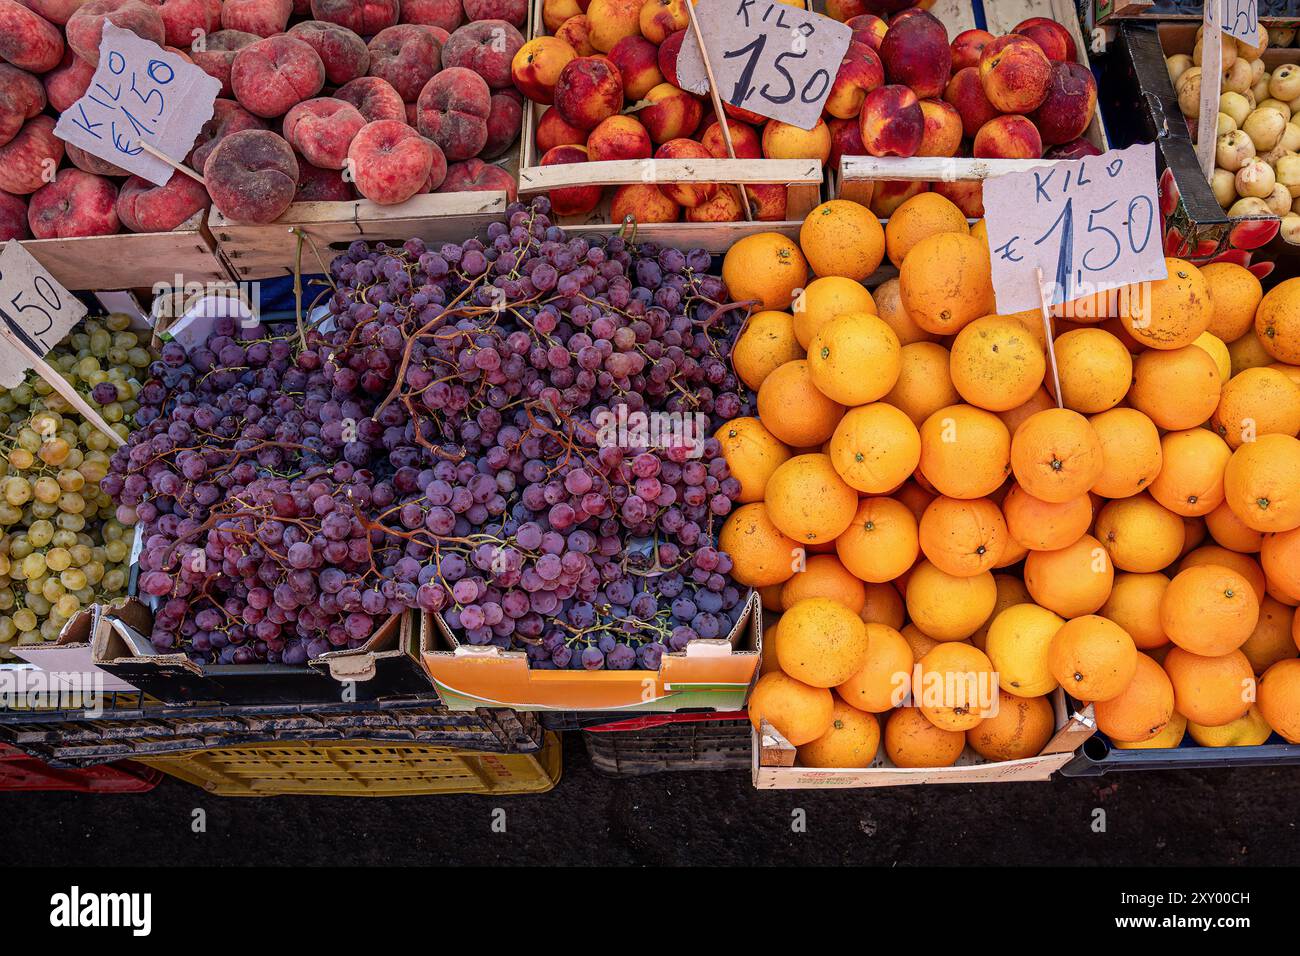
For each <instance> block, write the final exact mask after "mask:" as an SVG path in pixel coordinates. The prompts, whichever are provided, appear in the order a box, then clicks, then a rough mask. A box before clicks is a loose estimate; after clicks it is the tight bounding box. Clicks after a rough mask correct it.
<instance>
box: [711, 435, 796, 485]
mask: <svg viewBox="0 0 1300 956" xmlns="http://www.w3.org/2000/svg"><path fill="white" fill-rule="evenodd" d="M713 437H714V438H716V439H717V440H718V442H719V443H720V444H721V445H722V457H723V458H725V459H726V462H727V468H728V469H729V470H730V471H731V477H732V478H735V479H736V480H737V481H738V482H740V497H739V498H738V499H737V500H738V501H740V503H741V504H748V503H749V502H752V501H762V500H763V493H764V491H765V490H766V488H767V479H768V478H770V477H772V472H774V471H776V469H777V467H778V466H780V465H781V464H782V463H783V462H785V461H786V459H788V458H789V457H790V449H789V448H787V447H786V446H785V445H783V444H782V443H781V442H779V441H777V439H776V437H775V436H774V435H773V434H772V433H771V432H769V431H768V430H767V429H766V428H764V427H763V423H762V422H760V421H759V420H758V419H757V418H733V419H732V420H731V421H729V422H727V424H725V425H723V426H722V427H721V428H719V429H718V430H717V431H716V432H715V433H714V435H713Z"/></svg>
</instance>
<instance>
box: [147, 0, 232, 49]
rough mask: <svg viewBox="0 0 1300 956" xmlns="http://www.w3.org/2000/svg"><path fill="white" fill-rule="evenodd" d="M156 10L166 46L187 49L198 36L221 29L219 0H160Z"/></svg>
mask: <svg viewBox="0 0 1300 956" xmlns="http://www.w3.org/2000/svg"><path fill="white" fill-rule="evenodd" d="M158 12H159V14H160V15H161V16H162V22H163V36H164V37H165V38H166V40H167V45H168V46H174V47H180V48H181V49H189V46H190V44H191V43H193V42H195V41H196V40H197V39H198V38H199V37H200V36H204V37H206V36H207V35H208V34H210V33H216V32H217V31H218V30H220V29H221V0H162V3H161V5H160V6H159V8H158Z"/></svg>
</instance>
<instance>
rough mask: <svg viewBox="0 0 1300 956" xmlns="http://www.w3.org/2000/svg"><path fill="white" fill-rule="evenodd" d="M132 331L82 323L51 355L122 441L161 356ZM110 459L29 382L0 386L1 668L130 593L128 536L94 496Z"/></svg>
mask: <svg viewBox="0 0 1300 956" xmlns="http://www.w3.org/2000/svg"><path fill="white" fill-rule="evenodd" d="M128 326H129V319H128V317H127V316H124V315H110V316H107V317H105V318H102V319H94V318H91V319H86V320H85V321H84V322H83V323H81V324H80V325H79V326H78V327H77V328H75V329H74V330H73V331H72V332H71V333H70V334H69V335H68V336H67V338H65V339H64V340H63V341H62V342H60V343H59V344H58V345H57V346H55V348H54V350H53V351H52V352H51V353H50V354H49V355H48V356H47V357H46V361H47V362H48V363H49V364H50V365H51V366H53V367H54V368H55V369H56V370H57V371H58V372H59V373H60V374H61V375H63V377H64V378H65V379H66V380H67V381H68V383H69V384H71V385H72V386H73V387H74V388H75V389H76V390H77V392H78V393H80V394H81V396H82V397H83V398H85V399H86V401H87V402H88V403H89V404H90V405H91V407H92V408H95V409H96V410H97V411H98V412H99V413H100V415H101V416H103V418H104V420H105V421H107V422H108V423H109V425H110V427H111V428H112V429H113V430H114V431H115V432H117V433H118V434H119V435H120V436H121V437H122V438H126V437H127V436H128V435H129V434H130V429H131V425H132V420H133V415H134V413H135V411H136V410H137V408H138V407H139V402H138V401H137V396H138V394H139V390H140V387H141V383H140V379H141V378H144V377H145V376H146V375H147V374H148V373H147V369H148V367H149V365H150V363H152V362H153V361H154V360H155V359H156V358H157V354H156V352H155V351H154V350H153V349H151V348H150V345H149V342H148V340H147V338H144V337H142V336H140V335H138V334H136V333H135V332H132V331H130V329H129V327H128ZM111 456H112V442H111V441H110V439H109V438H108V436H107V435H105V434H103V433H102V432H100V431H99V430H98V429H97V428H95V426H93V425H91V424H90V423H89V422H86V421H84V420H83V419H82V418H81V417H80V415H78V414H77V413H76V411H75V410H74V409H73V408H72V407H71V405H69V403H68V402H67V401H66V400H65V399H63V397H62V396H60V395H59V394H58V393H57V392H55V391H54V389H53V388H51V387H50V385H49V384H48V383H47V382H46V381H45V380H44V379H42V378H40V377H39V376H37V375H36V374H35V373H34V372H33V373H30V374H29V375H28V376H27V378H26V380H24V381H23V383H22V384H20V385H18V386H15V387H14V388H11V389H4V388H0V659H7V658H12V657H13V653H12V651H11V648H12V647H13V646H14V644H15V643H17V644H38V643H41V642H43V641H52V640H54V639H55V638H57V637H58V635H59V631H60V630H61V629H62V628H63V626H64V624H66V623H67V622H68V621H69V620H71V619H72V618H73V617H74V616H76V614H78V613H79V612H80V611H81V610H82V609H83V608H85V607H87V606H89V605H91V604H93V603H95V602H97V601H107V600H112V599H114V598H117V597H121V596H122V595H123V594H124V593H125V590H126V582H127V575H128V571H129V567H128V563H127V562H128V559H129V557H130V553H131V538H132V531H131V528H130V526H129V525H128V524H124V523H123V522H122V521H121V520H120V518H121V517H122V515H120V514H119V513H118V511H117V509H116V508H115V506H114V504H113V501H112V499H111V498H110V497H109V496H108V495H107V494H105V493H104V492H103V491H101V490H100V487H99V482H100V479H101V478H103V477H104V475H105V474H107V472H108V465H109V459H110V458H111Z"/></svg>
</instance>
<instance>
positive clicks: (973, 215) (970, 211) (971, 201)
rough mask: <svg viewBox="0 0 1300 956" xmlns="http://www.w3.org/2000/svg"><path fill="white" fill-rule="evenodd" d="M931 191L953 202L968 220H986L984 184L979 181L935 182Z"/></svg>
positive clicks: (931, 186)
mask: <svg viewBox="0 0 1300 956" xmlns="http://www.w3.org/2000/svg"><path fill="white" fill-rule="evenodd" d="M930 188H931V190H933V191H934V192H936V193H938V194H939V195H940V196H943V197H944V198H945V199H948V200H949V201H951V202H952V204H953V205H954V206H956V207H957V208H958V209H960V210H961V213H962V215H963V216H965V217H966V218H967V219H983V218H984V183H983V182H981V181H980V180H978V179H954V180H953V181H952V182H942V181H941V182H935V183H931V184H930Z"/></svg>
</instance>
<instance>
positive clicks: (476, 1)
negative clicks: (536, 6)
mask: <svg viewBox="0 0 1300 956" xmlns="http://www.w3.org/2000/svg"><path fill="white" fill-rule="evenodd" d="M464 4H465V18H466V19H467V20H478V21H483V20H505V21H506V22H507V23H509V24H510V25H511V26H514V27H522V26H523V25H524V24H525V23H526V22H527V21H528V0H464Z"/></svg>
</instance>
